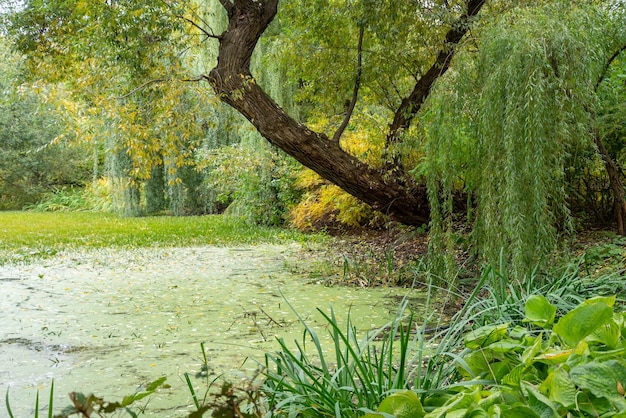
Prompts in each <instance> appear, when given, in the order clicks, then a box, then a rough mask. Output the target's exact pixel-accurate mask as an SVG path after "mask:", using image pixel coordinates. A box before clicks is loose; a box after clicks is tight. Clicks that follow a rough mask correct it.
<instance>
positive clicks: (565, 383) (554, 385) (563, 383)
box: [539, 368, 578, 408]
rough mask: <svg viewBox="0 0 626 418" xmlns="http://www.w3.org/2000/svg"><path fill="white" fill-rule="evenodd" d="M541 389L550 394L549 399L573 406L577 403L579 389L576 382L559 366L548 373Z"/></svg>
mask: <svg viewBox="0 0 626 418" xmlns="http://www.w3.org/2000/svg"><path fill="white" fill-rule="evenodd" d="M539 389H540V391H541V392H543V393H546V394H547V395H548V399H550V400H551V401H554V402H557V403H559V404H561V405H562V406H563V407H565V408H571V407H572V406H573V405H575V404H576V395H577V393H578V391H577V390H576V387H575V385H574V382H573V381H572V379H571V378H570V377H569V375H568V374H567V372H566V371H565V370H564V369H563V368H557V369H555V370H553V371H552V372H550V374H548V377H547V378H546V380H544V382H543V383H542V384H541V386H540V388H539Z"/></svg>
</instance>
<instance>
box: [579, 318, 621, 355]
mask: <svg viewBox="0 0 626 418" xmlns="http://www.w3.org/2000/svg"><path fill="white" fill-rule="evenodd" d="M620 336H621V330H620V327H619V325H617V324H616V323H615V321H609V322H607V323H606V324H603V325H601V326H600V327H598V329H596V330H595V331H594V332H592V333H591V335H589V337H588V338H587V340H588V341H593V342H598V343H601V344H604V345H606V346H607V347H608V348H610V349H615V348H616V347H617V344H618V343H619V340H620Z"/></svg>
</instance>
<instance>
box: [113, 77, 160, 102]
mask: <svg viewBox="0 0 626 418" xmlns="http://www.w3.org/2000/svg"><path fill="white" fill-rule="evenodd" d="M165 81H170V79H169V78H155V79H154V80H148V81H146V82H145V83H143V84H141V85H139V86H137V87H135V88H134V89H132V90H131V91H129V92H128V93H126V94H124V95H123V96H116V97H114V98H115V99H118V100H122V99H125V98H127V97H129V96H132V95H133V94H135V93H137V92H138V91H139V90H141V89H144V88H145V87H147V86H149V85H150V84H155V83H163V82H165Z"/></svg>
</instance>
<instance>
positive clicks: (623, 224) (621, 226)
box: [593, 128, 626, 235]
mask: <svg viewBox="0 0 626 418" xmlns="http://www.w3.org/2000/svg"><path fill="white" fill-rule="evenodd" d="M593 140H594V142H595V144H596V148H597V149H598V153H599V154H600V156H601V157H602V161H604V167H605V168H606V172H607V174H608V176H609V185H610V187H611V190H612V191H613V206H614V210H615V218H616V221H617V233H618V234H619V235H626V197H625V196H624V183H622V179H621V178H620V175H619V170H618V168H617V164H615V161H613V159H612V158H611V156H610V155H609V153H608V151H607V150H606V147H605V146H604V142H602V138H601V137H600V132H598V129H597V128H595V129H594V131H593Z"/></svg>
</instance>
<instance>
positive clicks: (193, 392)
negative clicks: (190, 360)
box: [185, 372, 200, 410]
mask: <svg viewBox="0 0 626 418" xmlns="http://www.w3.org/2000/svg"><path fill="white" fill-rule="evenodd" d="M185 380H186V381H187V387H189V392H190V393H191V398H192V399H193V403H194V404H195V405H196V409H197V410H200V403H199V402H198V397H197V396H196V391H195V390H194V389H193V385H192V384H191V379H189V373H186V372H185Z"/></svg>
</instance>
